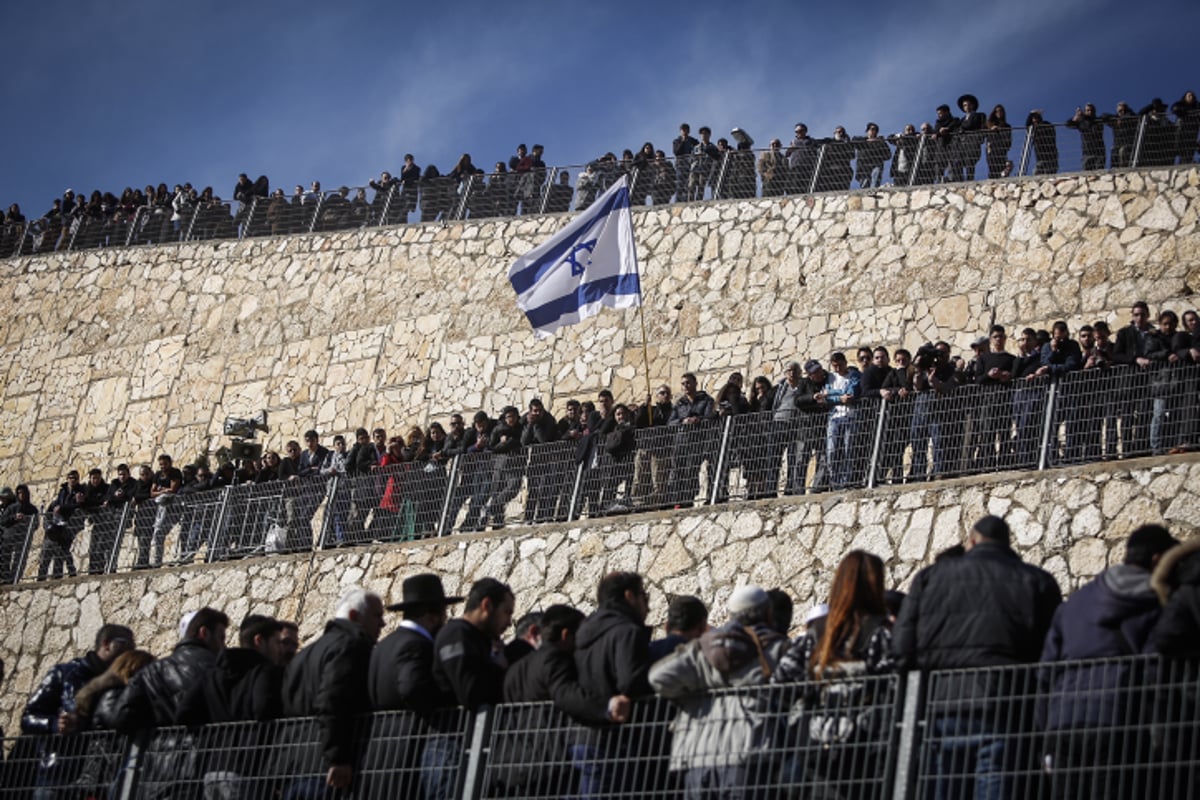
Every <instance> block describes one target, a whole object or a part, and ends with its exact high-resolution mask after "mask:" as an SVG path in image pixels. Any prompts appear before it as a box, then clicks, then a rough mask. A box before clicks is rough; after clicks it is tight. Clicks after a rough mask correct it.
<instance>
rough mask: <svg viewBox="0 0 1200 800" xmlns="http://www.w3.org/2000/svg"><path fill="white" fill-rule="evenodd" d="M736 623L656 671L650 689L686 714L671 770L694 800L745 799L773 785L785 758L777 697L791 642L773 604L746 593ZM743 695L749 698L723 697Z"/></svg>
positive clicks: (738, 592)
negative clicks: (776, 623) (778, 736)
mask: <svg viewBox="0 0 1200 800" xmlns="http://www.w3.org/2000/svg"><path fill="white" fill-rule="evenodd" d="M726 605H727V608H728V610H729V617H730V618H729V621H728V622H726V623H725V624H723V625H721V626H719V627H716V628H712V629H710V630H708V631H707V632H705V633H703V634H701V635H700V637H699V638H698V639H695V640H693V641H691V642H688V643H687V644H683V645H680V646H679V647H677V648H676V649H675V651H674V652H673V653H671V654H670V655H668V656H666V657H665V658H663V659H662V660H660V661H658V662H656V663H655V664H654V666H652V667H651V668H650V674H649V681H650V685H651V686H652V687H653V688H654V690H655V691H656V692H657V693H658V694H659V696H661V697H665V698H668V699H670V700H671V701H672V703H673V704H675V705H676V706H678V707H679V715H678V717H677V718H676V719H675V720H674V722H673V723H672V724H671V756H670V769H671V771H673V772H682V773H683V780H682V781H681V783H682V784H683V786H684V787H685V788H684V791H685V794H686V796H687V797H694V798H699V797H705V796H710V795H711V796H721V797H740V796H742V793H743V792H744V793H746V794H747V795H752V793H753V792H754V790H756V789H760V788H765V787H766V786H767V785H769V784H770V783H772V778H773V775H774V767H775V764H774V763H773V762H774V759H775V757H776V753H777V752H778V747H777V742H776V741H775V737H774V732H775V726H774V725H773V724H772V723H773V722H774V719H773V717H774V715H775V714H776V713H777V711H776V709H775V708H774V704H773V703H772V702H771V697H770V695H769V694H768V693H767V692H766V691H765V690H762V689H758V690H755V689H754V688H752V687H761V686H764V685H765V684H767V683H768V682H769V681H772V680H774V678H775V677H776V672H777V668H778V665H779V662H780V658H781V657H782V656H783V653H784V651H785V650H786V649H787V646H788V642H787V638H786V637H784V636H783V635H781V634H780V633H778V632H777V631H776V630H775V629H774V628H773V627H772V626H771V610H772V609H771V598H770V596H769V595H768V594H767V592H766V590H764V589H762V588H761V587H758V586H739V587H738V588H736V589H734V590H733V592H732V593H731V594H730V596H729V600H728V602H727V604H726ZM731 689H739V690H743V691H737V692H733V691H718V690H731Z"/></svg>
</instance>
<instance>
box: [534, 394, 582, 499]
mask: <svg viewBox="0 0 1200 800" xmlns="http://www.w3.org/2000/svg"><path fill="white" fill-rule="evenodd" d="M521 446H522V447H523V448H526V449H527V450H528V451H529V470H528V473H527V483H528V485H529V494H528V496H527V498H526V500H525V522H527V523H528V522H548V521H549V520H551V519H553V518H554V505H555V500H556V499H557V498H558V495H559V492H560V491H561V486H562V483H563V481H564V480H566V479H567V476H569V475H571V474H573V470H572V469H570V467H573V466H574V452H575V448H574V445H573V444H572V443H571V442H560V441H559V433H558V423H557V422H556V421H555V419H554V416H553V415H551V414H550V413H549V412H548V411H546V406H545V405H544V404H543V403H542V401H541V400H540V399H539V398H537V397H535V398H533V399H532V400H530V401H529V410H528V411H526V412H525V419H524V427H523V428H522V429H521Z"/></svg>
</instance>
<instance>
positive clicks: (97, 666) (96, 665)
mask: <svg viewBox="0 0 1200 800" xmlns="http://www.w3.org/2000/svg"><path fill="white" fill-rule="evenodd" d="M14 505H15V504H14ZM107 668H108V665H107V664H105V663H104V662H103V661H101V660H100V657H99V656H97V655H96V654H95V653H94V652H92V651H90V650H89V651H88V653H87V655H84V656H81V657H79V658H75V659H72V660H70V661H66V662H64V663H62V664H55V665H54V666H53V667H51V668H50V671H49V672H47V673H46V676H45V677H44V678H42V682H41V683H39V684H38V685H37V688H36V689H34V690H33V693H32V694H31V695H29V700H28V701H27V702H26V703H25V710H24V711H23V712H22V713H21V732H22V733H58V713H59V712H60V711H62V710H63V708H64V707H65V706H68V705H70V706H73V705H74V704H75V693H76V692H78V691H79V690H80V689H81V688H83V685H84V684H85V683H87V682H88V681H90V680H91V679H92V678H95V677H96V676H97V675H99V674H100V673H102V672H104V670H106V669H107Z"/></svg>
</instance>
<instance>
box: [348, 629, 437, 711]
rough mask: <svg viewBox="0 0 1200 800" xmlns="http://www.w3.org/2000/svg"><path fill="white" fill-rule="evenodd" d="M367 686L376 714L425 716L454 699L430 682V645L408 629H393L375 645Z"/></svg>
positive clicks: (431, 643) (431, 663)
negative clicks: (381, 712)
mask: <svg viewBox="0 0 1200 800" xmlns="http://www.w3.org/2000/svg"><path fill="white" fill-rule="evenodd" d="M367 687H368V690H369V692H370V695H371V706H372V707H373V708H374V709H375V710H376V711H405V710H406V711H415V712H417V713H418V714H421V715H422V716H425V717H428V716H429V715H430V714H431V713H432V711H433V710H434V709H436V708H442V707H446V706H452V705H454V697H452V696H451V695H449V694H448V693H446V692H444V691H442V689H441V688H439V687H438V684H437V681H436V680H434V677H433V642H432V641H430V640H429V639H426V638H425V637H424V636H422V635H421V634H420V633H418V632H417V631H414V630H412V629H410V628H405V627H400V628H397V629H396V630H394V631H392V632H391V633H389V634H388V635H387V636H385V637H384V638H383V639H382V640H380V642H379V644H377V645H376V646H375V650H374V652H372V653H371V665H370V668H369V669H368V673H367Z"/></svg>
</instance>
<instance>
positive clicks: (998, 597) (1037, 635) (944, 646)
mask: <svg viewBox="0 0 1200 800" xmlns="http://www.w3.org/2000/svg"><path fill="white" fill-rule="evenodd" d="M1061 602H1062V591H1061V590H1060V589H1059V587H1058V583H1057V581H1055V580H1054V578H1053V576H1051V575H1050V573H1048V572H1046V571H1045V570H1042V569H1039V568H1037V567H1034V566H1032V565H1030V564H1026V563H1025V562H1023V561H1021V558H1020V556H1018V555H1017V554H1016V553H1015V552H1014V551H1013V550H1012V549H1011V548H1009V547H1007V546H1005V545H1002V544H998V543H995V542H988V541H984V542H981V543H979V544H978V545H976V546H975V547H973V548H972V549H971V550H969V551H968V552H967V553H966V554H965V555H964V556H963V557H962V558H950V559H945V560H943V561H940V562H938V563H936V564H934V565H932V566H930V567H926V568H925V569H923V570H921V571H920V572H918V573H917V575H916V577H915V578H913V583H912V588H911V589H910V590H909V594H908V597H907V598H905V600H904V604H903V605H902V606H901V607H900V616H899V618H898V619H897V620H896V625H895V627H894V629H893V631H892V652H893V653H894V654H895V656H896V662H897V665H898V666H899V667H900V668H901V669H922V670H933V669H959V668H969V667H988V666H999V665H1005V664H1025V663H1030V662H1034V661H1037V660H1038V658H1039V656H1041V653H1042V643H1043V642H1044V641H1045V639H1046V632H1047V631H1048V630H1049V629H1050V622H1051V620H1052V619H1053V617H1054V612H1055V610H1056V609H1057V608H1058V606H1059V604H1060V603H1061ZM1002 691H1003V688H1002V687H1001V686H999V685H997V684H996V673H994V672H992V671H986V672H981V673H965V674H963V675H962V676H953V677H951V678H950V679H947V680H944V681H938V684H937V695H938V697H937V698H935V699H943V700H953V701H956V702H959V703H960V704H962V705H963V706H964V707H966V706H968V705H970V701H971V700H976V701H978V702H979V703H982V704H984V705H988V698H990V697H994V696H995V695H996V694H997V693H998V692H1002Z"/></svg>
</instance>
